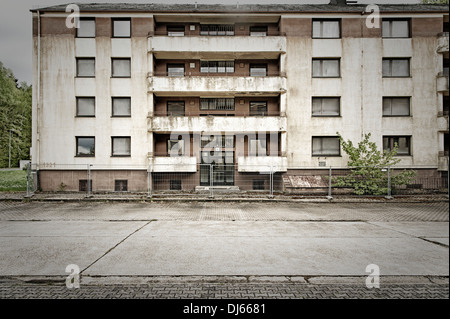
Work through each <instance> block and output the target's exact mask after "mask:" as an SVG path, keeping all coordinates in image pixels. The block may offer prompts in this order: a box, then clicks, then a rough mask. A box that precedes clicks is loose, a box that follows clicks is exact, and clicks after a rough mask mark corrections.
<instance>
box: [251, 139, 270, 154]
mask: <svg viewBox="0 0 450 319" xmlns="http://www.w3.org/2000/svg"><path fill="white" fill-rule="evenodd" d="M248 153H249V155H250V156H266V155H267V140H266V139H265V138H249V140H248Z"/></svg>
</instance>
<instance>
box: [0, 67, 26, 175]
mask: <svg viewBox="0 0 450 319" xmlns="http://www.w3.org/2000/svg"><path fill="white" fill-rule="evenodd" d="M31 96H32V94H31V86H29V85H27V84H26V83H25V82H22V83H18V81H17V79H16V78H15V77H14V74H13V73H12V71H11V70H10V69H7V68H5V67H4V66H3V63H2V62H0V167H8V164H9V136H10V131H11V166H13V167H14V166H15V167H17V166H18V165H19V160H21V159H28V158H29V153H30V146H31Z"/></svg>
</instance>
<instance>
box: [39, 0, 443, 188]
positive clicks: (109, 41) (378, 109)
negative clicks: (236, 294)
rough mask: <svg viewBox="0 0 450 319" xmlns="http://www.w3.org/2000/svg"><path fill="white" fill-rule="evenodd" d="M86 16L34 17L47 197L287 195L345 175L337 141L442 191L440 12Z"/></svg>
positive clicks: (341, 9)
mask: <svg viewBox="0 0 450 319" xmlns="http://www.w3.org/2000/svg"><path fill="white" fill-rule="evenodd" d="M79 8H80V21H79V22H80V24H79V27H78V28H73V27H72V28H69V27H68V26H67V25H66V21H67V18H68V15H69V13H68V12H66V7H65V6H62V5H57V6H51V7H45V8H40V9H32V10H31V11H32V19H33V88H36V89H34V90H33V134H32V149H31V158H32V159H31V160H32V163H33V165H34V166H33V167H34V168H35V169H36V170H37V172H38V176H39V187H40V189H42V190H44V191H57V190H58V189H59V188H60V185H64V187H65V190H70V191H85V190H86V188H87V187H89V188H90V189H91V190H92V191H98V192H101V191H128V192H142V191H144V192H145V191H147V189H148V188H151V189H152V190H158V189H160V190H178V191H179V190H183V191H195V190H196V189H201V188H202V187H207V186H211V185H214V186H217V187H221V186H222V187H234V188H236V189H239V190H267V189H268V187H269V182H270V178H272V182H273V183H275V184H276V186H277V189H282V188H285V187H293V186H295V183H296V182H298V183H301V182H302V178H301V177H304V176H310V177H315V176H321V175H327V174H328V171H327V170H328V168H329V167H333V168H340V169H345V167H346V165H347V161H348V156H347V155H346V154H345V153H343V151H342V149H341V146H340V142H339V139H338V137H337V132H339V134H341V135H342V136H343V137H344V138H345V139H346V140H352V141H354V142H355V143H356V142H358V141H360V140H361V139H362V137H363V136H364V134H367V133H371V138H372V140H373V141H375V142H376V143H377V145H379V147H380V149H391V148H392V147H393V146H394V144H395V143H396V144H397V145H398V154H397V157H398V158H399V159H400V163H399V164H397V166H398V167H400V168H401V167H405V168H413V169H415V170H416V171H417V174H418V176H427V177H430V178H436V179H442V180H443V181H445V180H447V179H448V151H449V150H448V131H449V124H448V105H449V85H448V83H449V82H448V81H449V80H448V78H449V46H448V39H449V37H448V29H449V13H448V7H447V6H446V5H424V4H411V5H379V6H378V8H379V10H380V16H379V18H380V19H379V23H378V25H377V23H376V21H375V20H373V21H372V24H369V23H368V19H370V17H369V16H370V14H371V12H370V11H367V10H366V9H367V8H366V6H365V5H358V4H350V3H346V2H345V1H333V2H332V3H330V4H322V5H307V4H295V5H294V4H292V5H205V4H198V5H197V4H185V5H181V4H174V5H163V4H80V5H79ZM87 170H88V171H89V179H87V175H86V174H87V173H86V172H87ZM268 172H269V173H270V174H268ZM313 179H314V178H313ZM88 180H89V185H87V184H88V182H87V181H88ZM303 181H305V179H303Z"/></svg>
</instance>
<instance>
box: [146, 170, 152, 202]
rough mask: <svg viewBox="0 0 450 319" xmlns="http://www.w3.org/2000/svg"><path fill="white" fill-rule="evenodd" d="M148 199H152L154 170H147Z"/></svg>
mask: <svg viewBox="0 0 450 319" xmlns="http://www.w3.org/2000/svg"><path fill="white" fill-rule="evenodd" d="M147 198H150V199H151V198H152V169H151V168H150V166H149V167H148V168H147Z"/></svg>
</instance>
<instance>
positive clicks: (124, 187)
mask: <svg viewBox="0 0 450 319" xmlns="http://www.w3.org/2000/svg"><path fill="white" fill-rule="evenodd" d="M114 191H116V192H128V180H126V179H116V180H114Z"/></svg>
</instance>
